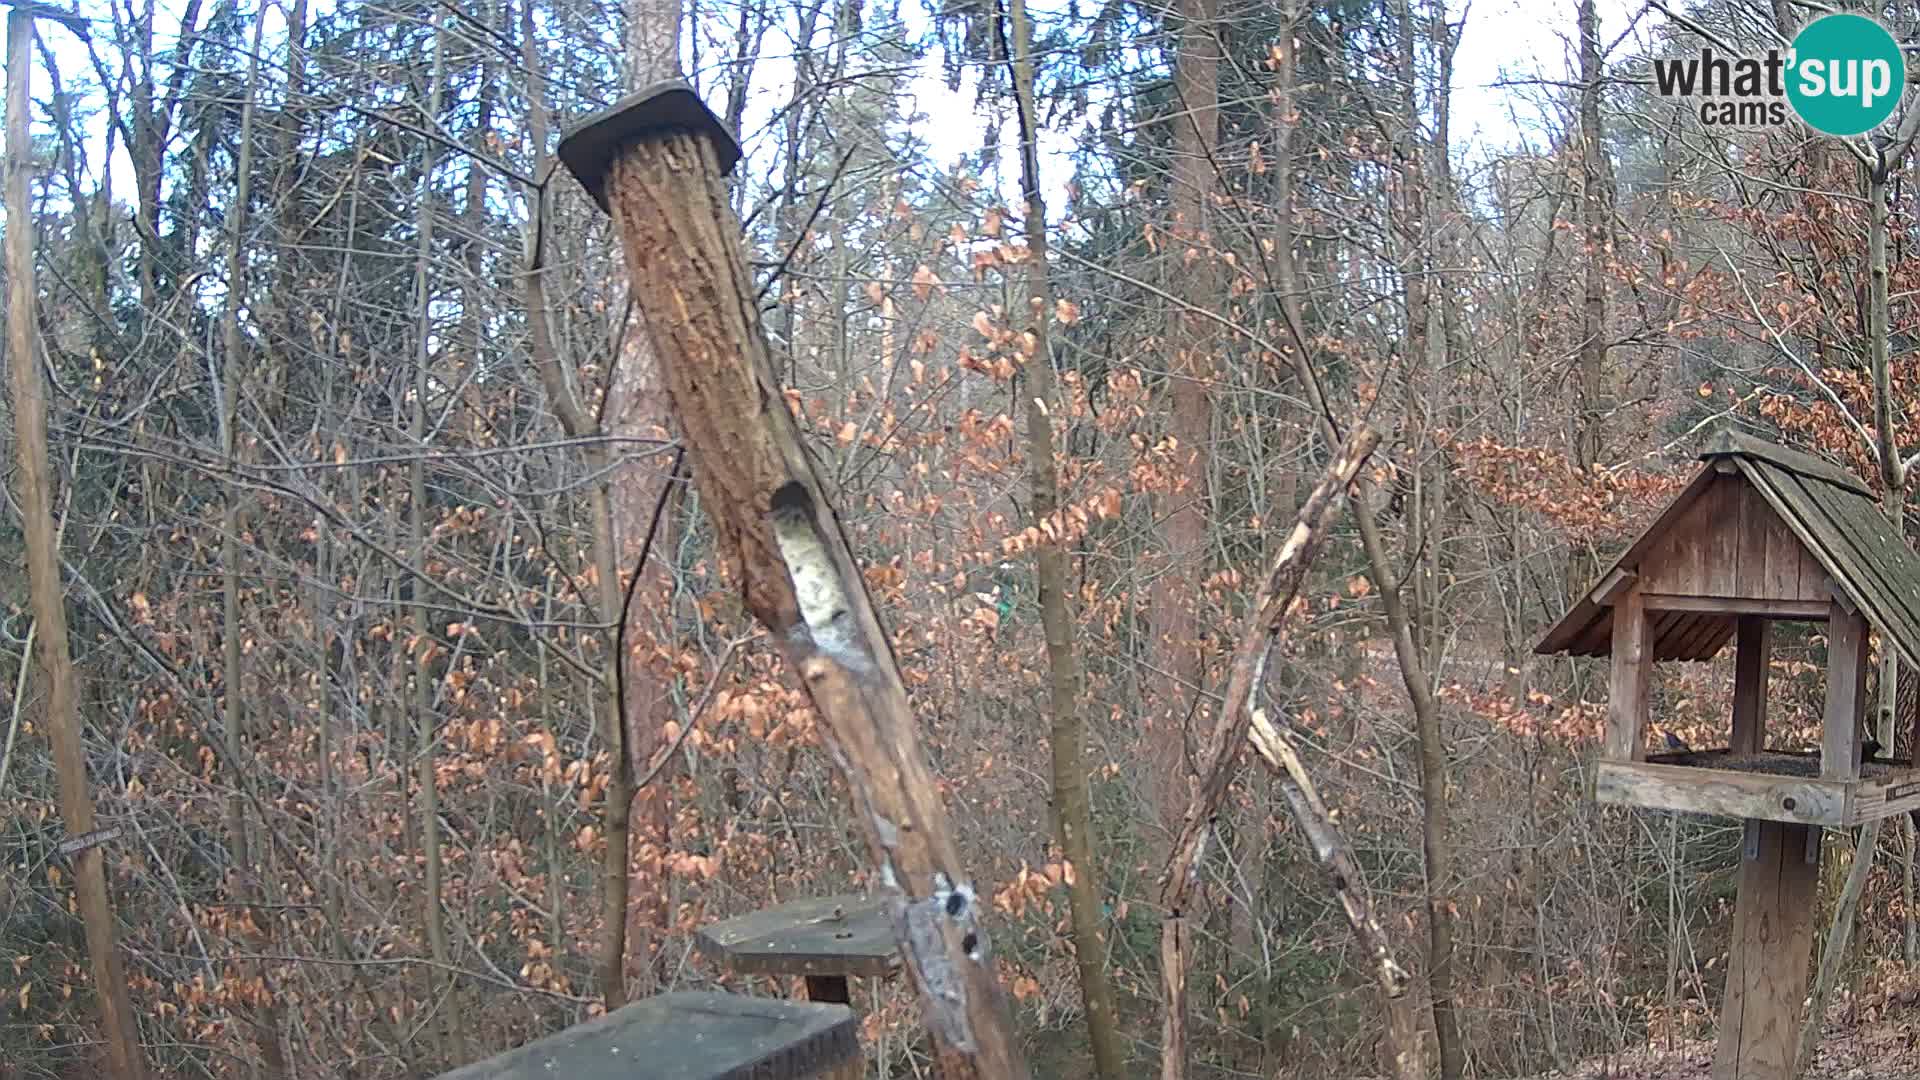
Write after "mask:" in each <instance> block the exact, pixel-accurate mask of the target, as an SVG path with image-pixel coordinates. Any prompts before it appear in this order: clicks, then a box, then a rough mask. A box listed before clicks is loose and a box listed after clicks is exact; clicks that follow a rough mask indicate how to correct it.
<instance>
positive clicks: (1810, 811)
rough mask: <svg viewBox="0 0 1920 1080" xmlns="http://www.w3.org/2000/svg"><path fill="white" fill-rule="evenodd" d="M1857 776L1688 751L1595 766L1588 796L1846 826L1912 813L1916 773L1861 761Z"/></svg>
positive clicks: (1779, 757)
mask: <svg viewBox="0 0 1920 1080" xmlns="http://www.w3.org/2000/svg"><path fill="white" fill-rule="evenodd" d="M1860 774H1861V775H1860V779H1858V780H1851V781H1848V780H1832V779H1822V778H1821V776H1820V755H1818V754H1801V753H1792V752H1789V751H1781V750H1767V751H1761V752H1759V753H1740V754H1736V753H1734V752H1732V751H1730V750H1695V751H1691V752H1688V753H1680V754H1656V755H1651V756H1649V757H1648V758H1647V760H1645V761H1602V762H1600V763H1599V765H1598V767H1597V768H1596V771H1595V777H1594V795H1595V797H1596V798H1597V799H1598V800H1599V801H1600V802H1603V803H1613V804H1616V805H1624V806H1642V807H1650V808H1652V809H1656V810H1679V811H1682V812H1686V813H1694V814H1709V815H1714V816H1719V817H1736V818H1757V819H1760V820H1763V821H1781V822H1787V823H1790V824H1796V825H1821V826H1826V827H1830V828H1846V827H1851V826H1854V825H1859V824H1863V823H1865V822H1868V821H1874V820H1877V819H1880V818H1886V817H1892V816H1893V815H1895V814H1902V813H1906V812H1908V811H1911V810H1915V809H1920V769H1915V768H1914V767H1913V766H1912V765H1911V764H1910V763H1908V762H1905V761H1867V762H1862V763H1861V765H1860Z"/></svg>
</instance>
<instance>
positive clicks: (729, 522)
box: [605, 130, 1028, 1080]
mask: <svg viewBox="0 0 1920 1080" xmlns="http://www.w3.org/2000/svg"><path fill="white" fill-rule="evenodd" d="M605 179H606V185H605V186H606V190H607V192H608V203H609V208H610V211H611V213H612V215H613V219H614V223H615V225H616V227H617V228H618V231H619V233H620V236H621V238H622V242H623V246H624V248H625V251H626V256H627V272H628V275H629V279H630V281H631V282H632V287H633V290H634V298H635V301H636V306H637V308H638V309H639V311H640V313H641V321H642V324H643V325H644V327H645V330H646V335H647V338H648V341H649V343H650V345H651V347H652V350H653V355H654V356H655V357H656V358H658V360H659V362H660V370H661V373H662V375H663V377H664V382H665V384H666V388H667V393H668V395H669V398H670V400H671V401H672V403H673V409H674V414H675V419H676V420H677V422H678V424H679V427H680V430H681V431H682V432H683V433H684V438H685V441H686V444H687V452H688V458H689V460H690V462H691V463H692V467H693V474H694V477H695V479H696V481H697V482H698V485H699V490H700V493H701V500H702V505H703V506H705V507H706V508H707V509H708V511H709V512H710V513H711V514H712V516H713V522H714V533H715V537H716V540H717V546H718V548H719V553H720V556H721V561H722V562H723V563H724V564H725V569H726V574H727V577H728V579H729V580H731V581H733V582H736V583H738V585H739V587H740V588H741V590H742V593H743V595H744V601H745V604H746V607H747V610H748V611H750V612H751V613H752V614H753V616H754V617H755V619H757V620H758V621H759V622H760V623H761V624H762V625H764V626H766V627H767V628H768V629H769V630H771V631H772V632H773V634H774V637H775V640H776V642H777V644H778V647H779V648H780V649H781V651H782V654H783V655H784V656H785V658H786V660H787V662H788V664H789V665H790V666H791V667H792V668H793V669H794V670H795V671H797V672H798V673H799V674H800V676H801V678H802V680H803V682H804V684H805V685H806V687H807V689H808V692H809V693H810V694H811V696H812V698H813V701H814V704H815V706H816V707H817V708H818V709H819V712H820V715H821V718H822V719H823V721H824V722H825V730H826V732H827V734H828V736H829V739H828V742H829V747H830V749H831V750H832V752H833V754H834V756H835V760H836V763H837V764H839V765H840V767H841V769H842V771H843V773H844V774H845V776H846V779H847V785H848V788H849V790H850V791H851V792H852V796H853V802H854V807H855V811H856V817H857V819H858V820H859V822H860V824H861V825H862V827H863V831H864V832H865V834H866V839H867V844H868V850H869V852H870V854H871V856H872V859H873V862H874V870H873V882H874V884H875V886H876V887H878V888H879V889H880V890H882V891H883V892H884V893H886V894H888V895H890V896H891V897H892V900H893V904H892V906H893V911H894V927H895V933H896V937H897V939H898V940H899V942H900V944H901V946H902V950H901V952H902V959H903V962H904V964H905V967H906V969H907V971H908V973H909V974H910V976H911V977H912V979H913V981H914V984H915V986H916V987H917V988H918V989H919V991H920V997H921V1003H922V1007H923V1013H924V1016H925V1019H926V1023H927V1027H928V1030H929V1032H930V1034H931V1035H932V1047H933V1051H934V1057H935V1059H936V1064H937V1067H938V1068H939V1069H940V1070H941V1071H943V1072H944V1073H945V1074H946V1075H948V1076H952V1077H956V1078H970V1077H993V1078H995V1080H998V1078H1001V1077H1008V1078H1012V1080H1022V1078H1024V1077H1026V1076H1027V1075H1028V1073H1027V1066H1026V1062H1025V1059H1024V1057H1023V1056H1022V1054H1021V1052H1020V1048H1019V1044H1018V1042H1017V1041H1016V1040H1015V1037H1014V1032H1013V1026H1012V1023H1011V1021H1010V1019H1009V1017H1008V1013H1007V1008H1006V1002H1005V998H1004V995H1003V994H1002V992H1001V989H1000V986H999V983H998V981H997V980H996V978H995V976H994V972H993V967H992V954H991V949H990V946H989V943H988V941H987V937H986V927H985V925H984V923H983V922H982V921H981V920H982V918H983V917H984V916H985V915H986V909H985V908H984V907H983V906H982V904H981V903H980V898H979V896H978V895H977V894H976V893H975V891H974V888H973V885H972V883H971V882H970V881H969V880H968V879H967V876H966V874H965V872H964V871H963V869H962V866H961V862H960V858H959V854H958V852H957V850H956V848H955V846H954V843H953V838H952V835H951V831H950V829H949V826H948V823H947V815H946V808H945V806H944V805H943V804H942V802H941V799H940V793H939V787H938V785H937V784H936V783H935V781H934V778H933V774H932V771H931V769H930V768H929V767H928V764H927V759H926V756H925V754H924V752H923V751H922V750H921V747H920V741H919V735H918V732H917V728H916V725H915V723H914V720H913V717H912V715H911V713H910V711H909V709H908V705H907V697H906V689H905V687H904V685H903V684H902V682H901V679H900V672H899V668H898V665H897V662H896V660H895V658H894V655H893V649H892V646H891V642H890V639H889V638H888V636H887V634H886V632H885V630H884V629H883V628H882V627H881V625H880V622H879V618H878V616H877V614H876V613H875V611H874V609H873V604H872V600H871V599H870V598H869V596H868V595H867V590H866V582H865V580H864V578H863V577H862V576H861V574H860V571H859V568H858V565H857V564H856V563H855V561H854V559H853V553H852V549H851V546H850V545H849V544H848V542H847V539H846V535H845V533H844V532H843V531H842V529H841V528H840V524H839V519H838V517H837V516H836V515H835V514H834V512H833V508H832V505H831V503H830V502H829V501H828V497H827V493H826V489H825V485H824V484H823V483H822V481H821V479H820V477H819V476H818V475H817V474H816V473H815V471H814V468H813V464H812V461H811V459H810V458H809V456H808V454H807V452H806V450H805V449H804V447H803V446H802V444H801V440H800V433H799V428H798V425H797V423H796V422H795V420H794V418H793V416H792V414H791V413H790V412H789V411H788V408H787V405H786V395H785V394H784V392H782V390H781V389H780V387H779V384H778V383H777V382H776V381H775V379H774V376H773V364H772V358H771V354H770V352H769V350H768V346H767V341H766V338H765V335H764V333H763V332H762V329H761V326H760V321H759V310H758V308H757V306H756V305H755V303H754V300H753V297H754V290H753V288H752V286H751V284H750V279H749V277H748V274H747V264H746V254H745V251H744V249H743V246H742V244H741V240H740V236H739V224H738V219H737V218H735V217H734V215H733V212H732V209H731V207H730V205H729V203H728V201H727V193H726V188H725V185H724V183H723V182H722V180H721V174H720V167H719V158H718V155H717V152H716V149H715V147H714V145H713V143H712V142H711V141H710V140H709V139H708V138H706V137H705V136H701V135H695V134H693V133H691V132H686V131H679V130H673V131H653V132H649V133H647V134H646V135H644V136H641V137H637V138H635V139H633V140H632V141H630V142H628V143H626V144H625V146H624V147H623V148H622V149H620V150H619V151H618V152H617V153H616V155H615V158H614V160H613V162H612V164H611V166H610V168H609V170H608V173H607V175H606V178H605Z"/></svg>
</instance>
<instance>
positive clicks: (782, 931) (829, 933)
mask: <svg viewBox="0 0 1920 1080" xmlns="http://www.w3.org/2000/svg"><path fill="white" fill-rule="evenodd" d="M694 943H695V944H696V945H697V946H698V947H699V949H700V951H701V953H702V954H704V955H705V956H707V957H708V958H709V959H711V960H713V961H714V962H715V963H717V964H721V965H723V966H725V967H726V968H728V969H729V970H731V971H734V972H737V973H739V974H742V975H816V976H817V975H842V976H847V975H851V976H854V977H859V978H884V977H886V976H889V975H892V974H893V973H894V972H896V971H898V970H900V947H899V945H898V943H897V942H896V941H895V940H894V934H893V919H892V917H891V916H890V915H889V914H888V913H887V908H886V904H885V902H884V901H882V900H879V899H869V898H867V897H864V896H824V897H818V898H813V899H807V900H795V901H792V902H790V903H785V904H781V905H779V906H777V907H770V908H767V909H765V910H762V911H755V912H751V913H749V914H746V915H742V916H740V917H738V918H734V919H727V920H724V921H722V922H717V923H713V924H712V925H710V926H704V927H701V928H700V930H699V932H698V933H696V934H695V935H694Z"/></svg>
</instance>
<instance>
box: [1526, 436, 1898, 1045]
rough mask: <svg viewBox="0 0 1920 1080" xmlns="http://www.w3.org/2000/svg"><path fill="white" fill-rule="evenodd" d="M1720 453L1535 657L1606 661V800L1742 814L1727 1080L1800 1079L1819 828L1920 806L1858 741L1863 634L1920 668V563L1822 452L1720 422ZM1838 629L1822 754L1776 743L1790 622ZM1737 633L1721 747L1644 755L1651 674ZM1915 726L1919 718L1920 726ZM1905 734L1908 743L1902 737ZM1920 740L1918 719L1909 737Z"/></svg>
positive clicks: (1725, 1029)
mask: <svg viewBox="0 0 1920 1080" xmlns="http://www.w3.org/2000/svg"><path fill="white" fill-rule="evenodd" d="M1700 458H1701V460H1702V461H1703V462H1704V463H1705V464H1704V465H1703V467H1702V468H1701V470H1700V472H1699V473H1698V474H1697V475H1696V476H1695V477H1694V478H1693V481H1692V482H1691V483H1689V484H1688V485H1687V487H1686V488H1685V490H1683V491H1682V492H1681V493H1680V495H1679V497H1678V498H1676V499H1675V500H1674V501H1673V502H1672V503H1671V504H1670V505H1668V507H1667V508H1666V510H1665V511H1663V512H1662V513H1661V514H1660V516H1659V517H1658V518H1657V519H1656V520H1655V521H1654V522H1653V524H1652V526H1651V527H1649V528H1648V529H1647V531H1646V532H1645V533H1643V534H1641V536H1640V537H1639V539H1637V540H1635V541H1634V542H1633V544H1632V546H1630V547H1629V548H1627V550H1626V553H1625V554H1623V555H1621V556H1620V558H1619V559H1618V560H1617V561H1616V562H1615V563H1614V564H1613V566H1612V567H1611V568H1610V569H1608V570H1607V571H1606V573H1604V574H1602V575H1601V577H1600V579H1599V581H1598V582H1596V583H1595V584H1594V585H1593V587H1592V588H1591V589H1589V590H1588V591H1587V592H1586V593H1585V594H1584V595H1582V596H1581V597H1580V599H1579V601H1578V602H1577V603H1575V604H1574V606H1573V609H1572V610H1570V611H1568V612H1567V613H1566V615H1565V616H1564V617H1562V618H1561V619H1560V621H1559V622H1558V623H1556V624H1555V625H1554V627H1553V628H1552V630H1550V631H1548V633H1547V635H1546V636H1545V637H1544V638H1542V639H1541V641H1540V643H1539V644H1538V645H1537V646H1536V647H1535V651H1536V652H1539V653H1544V654H1563V653H1564V654H1567V655H1571V656H1597V657H1607V658H1608V659H1609V661H1610V663H1611V678H1610V682H1609V687H1608V693H1607V720H1606V732H1605V737H1604V740H1603V743H1602V748H1601V755H1600V761H1599V763H1598V765H1597V767H1596V770H1595V778H1594V790H1595V797H1596V798H1597V799H1598V801H1600V802H1602V803H1611V804H1615V805H1622V806H1638V807H1645V808H1649V809H1657V810H1676V811H1684V812H1690V813H1696V814H1708V815H1714V816H1719V817H1733V818H1740V819H1742V820H1744V821H1745V822H1746V832H1745V850H1744V851H1743V858H1742V862H1741V876H1740V885H1739V889H1740V893H1739V902H1738V906H1737V908H1736V914H1735V921H1734V938H1733V945H1732V954H1731V956H1730V958H1729V965H1728V974H1727V980H1728V981H1727V995H1726V1000H1725V1004H1724V1006H1723V1010H1722V1014H1721V1027H1720V1046H1719V1052H1718V1054H1717V1055H1716V1059H1715V1070H1714V1076H1715V1078H1716V1080H1774V1078H1780V1080H1785V1078H1786V1077H1788V1075H1789V1070H1790V1069H1791V1068H1792V1063H1793V1057H1794V1049H1795V1047H1794V1043H1795V1039H1796V1034H1797V1031H1798V1027H1799V1024H1798V1015H1799V1011H1800V1009H1801V1008H1802V998H1803V997H1804V995H1805V992H1806V981H1807V964H1808V960H1809V958H1810V956H1811V950H1812V941H1813V923H1812V919H1813V910H1814V907H1815V906H1816V905H1815V888H1816V885H1817V883H1818V870H1819V854H1820V837H1821V834H1822V830H1823V829H1824V828H1828V827H1849V826H1854V825H1859V824H1862V823H1864V822H1868V821H1873V820H1877V819H1880V818H1885V817H1890V816H1892V815H1894V814H1899V813H1905V812H1908V811H1912V810H1914V809H1916V808H1920V770H1915V769H1914V768H1913V767H1912V761H1911V755H1912V753H1913V751H1912V750H1909V751H1908V753H1909V758H1908V760H1895V759H1893V758H1892V757H1891V749H1892V748H1891V747H1888V748H1887V752H1886V753H1884V754H1882V755H1878V756H1871V757H1870V756H1867V755H1864V754H1863V753H1862V741H1863V738H1864V736H1865V734H1866V732H1865V723H1866V718H1867V712H1866V695H1865V682H1866V670H1867V638H1868V633H1869V630H1870V629H1871V630H1875V631H1878V632H1879V634H1880V641H1881V648H1882V649H1893V650H1896V651H1897V652H1898V653H1899V656H1900V658H1901V660H1902V662H1903V665H1902V666H1903V667H1907V666H1910V670H1920V557H1916V556H1915V554H1914V553H1913V552H1912V551H1911V550H1909V549H1908V547H1907V545H1906V544H1905V542H1904V541H1903V539H1902V538H1901V537H1899V536H1898V535H1897V534H1896V533H1895V532H1894V530H1893V529H1892V527H1891V526H1890V525H1889V523H1888V521H1887V519H1886V517H1885V515H1884V514H1883V513H1882V511H1881V509H1880V506H1879V503H1878V501H1877V500H1876V499H1875V498H1874V495H1873V492H1872V491H1871V490H1870V489H1869V488H1868V487H1867V486H1866V485H1865V484H1864V483H1862V482H1861V481H1860V480H1859V478H1857V477H1855V476H1853V475H1851V474H1850V473H1848V472H1846V471H1845V470H1843V469H1841V468H1839V467H1838V466H1835V465H1832V464H1830V463H1828V462H1826V461H1823V460H1821V459H1819V458H1815V457H1812V456H1810V455H1807V454H1803V453H1800V452H1798V451H1794V450H1788V449H1786V448H1784V447H1781V446H1776V445H1773V444H1771V443H1767V442H1763V441H1761V440H1758V439H1755V438H1752V437H1750V436H1746V435H1742V434H1739V433H1736V432H1731V431H1729V432H1723V433H1721V434H1720V435H1718V436H1716V437H1715V438H1714V439H1713V440H1712V442H1711V443H1710V444H1709V445H1708V447H1707V448H1706V450H1705V451H1704V452H1703V453H1702V454H1701V455H1700ZM1783 621H1784V622H1810V623H1823V624H1825V637H1826V640H1827V667H1826V702H1825V707H1824V711H1823V714H1822V722H1821V733H1820V743H1819V747H1818V749H1817V750H1813V749H1803V748H1798V747H1789V746H1779V747H1770V746H1769V745H1768V742H1767V700H1768V692H1767V676H1768V666H1769V665H1768V659H1769V655H1768V646H1769V640H1770V638H1771V630H1772V625H1773V624H1774V623H1776V622H1783ZM1729 642H1731V643H1732V644H1733V646H1734V649H1735V653H1734V688H1733V708H1732V713H1733V715H1732V718H1731V724H1730V732H1731V735H1730V738H1729V739H1728V744H1727V745H1726V746H1723V747H1706V748H1696V747H1687V748H1675V747H1664V748H1662V752H1656V753H1649V752H1648V747H1647V743H1648V732H1649V724H1650V722H1656V721H1658V719H1659V718H1657V717H1650V716H1649V704H1650V693H1649V691H1650V684H1651V677H1652V673H1653V669H1654V665H1655V664H1656V663H1658V662H1660V661H1666V660H1709V659H1712V658H1713V657H1714V656H1716V655H1718V654H1719V652H1720V650H1721V649H1723V648H1725V647H1726V646H1727V645H1728V643H1729ZM1916 728H1917V729H1920V724H1916ZM1889 741H1893V740H1891V739H1890V740H1889ZM1907 745H1908V746H1909V747H1915V746H1920V730H1916V731H1914V732H1913V733H1911V735H1910V736H1909V737H1908V739H1907Z"/></svg>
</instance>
